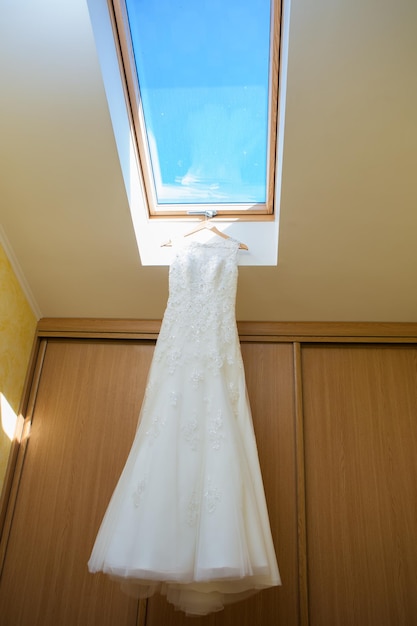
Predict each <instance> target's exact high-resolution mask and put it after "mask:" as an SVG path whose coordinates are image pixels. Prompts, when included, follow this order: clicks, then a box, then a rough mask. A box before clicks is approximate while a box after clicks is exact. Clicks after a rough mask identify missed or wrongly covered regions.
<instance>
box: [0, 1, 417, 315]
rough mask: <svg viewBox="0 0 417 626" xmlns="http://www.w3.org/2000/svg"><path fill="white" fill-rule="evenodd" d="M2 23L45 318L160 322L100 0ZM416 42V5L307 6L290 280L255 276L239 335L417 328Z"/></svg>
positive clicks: (1, 122)
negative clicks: (98, 41)
mask: <svg viewBox="0 0 417 626" xmlns="http://www.w3.org/2000/svg"><path fill="white" fill-rule="evenodd" d="M103 1H104V0H103ZM1 10H2V17H1V20H0V81H1V82H0V85H1V87H0V89H1V95H0V163H1V174H0V224H1V226H2V228H3V231H4V233H5V234H6V237H7V239H8V241H9V243H10V245H11V248H12V250H13V251H14V254H15V256H16V258H17V260H18V263H19V265H20V267H21V269H22V272H23V274H24V277H25V279H26V282H27V283H28V285H29V288H30V290H31V291H32V293H33V296H34V298H35V300H36V302H37V304H38V307H39V309H40V312H41V315H42V316H44V317H55V316H57V317H118V318H141V319H147V318H148V319H149V318H160V317H161V316H162V314H163V311H164V307H165V303H166V298H167V278H168V270H167V268H166V267H143V266H141V263H140V258H139V254H138V251H137V246H136V241H135V237H134V233H133V228H132V223H131V218H130V212H129V207H128V203H127V200H126V196H125V191H124V184H123V179H122V175H121V171H120V166H119V162H118V156H117V150H116V146H115V140H114V137H113V133H112V126H111V121H110V116H109V112H108V108H107V101H106V96H105V92H104V88H103V82H102V78H101V73H100V67H99V63H98V58H97V54H96V49H95V44H94V38H93V34H92V29H91V25H90V21H89V14H88V10H87V5H86V0H60V2H57V1H56V0H22V1H21V2H19V3H15V2H12V1H11V0H5V1H4V2H2V3H1ZM416 28H417V2H415V0H397V1H396V2H395V3H394V2H388V1H385V0H382V1H381V0H378V1H377V0H340V1H339V2H334V0H315V2H311V0H292V8H291V23H290V39H289V42H290V45H289V65H288V85H287V106H286V126H285V143H284V159H283V179H282V199H281V223H280V252H279V264H278V266H277V267H241V268H240V277H239V288H238V300H237V317H238V319H241V320H271V321H272V320H287V321H297V320H299V321H303V320H310V321H317V320H321V321H410V322H411V321H414V322H417V289H416V284H417V245H416V233H417V176H416V169H417V168H416V166H417V72H416V67H417V37H416Z"/></svg>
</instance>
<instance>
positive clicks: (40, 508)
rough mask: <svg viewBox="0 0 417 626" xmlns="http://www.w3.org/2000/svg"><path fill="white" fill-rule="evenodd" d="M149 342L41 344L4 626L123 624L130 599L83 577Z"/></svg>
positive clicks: (132, 419) (134, 610) (133, 612)
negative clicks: (43, 350)
mask: <svg viewBox="0 0 417 626" xmlns="http://www.w3.org/2000/svg"><path fill="white" fill-rule="evenodd" d="M152 353H153V345H143V344H136V345H135V344H134V343H133V342H130V343H129V344H123V343H121V342H118V343H114V342H106V343H102V342H78V341H72V342H71V341H70V342H68V341H49V342H48V346H47V350H46V355H45V360H44V365H43V371H42V376H41V381H40V385H39V390H38V394H37V398H36V404H35V408H34V413H33V421H32V428H31V434H30V439H29V444H28V446H27V451H26V456H25V460H24V466H23V473H22V475H21V480H20V487H19V491H18V496H17V502H16V508H15V511H14V518H13V525H12V528H11V533H10V538H9V542H8V546H7V552H6V558H5V563H4V570H3V574H2V580H1V585H0V616H1V623H2V624H3V625H4V626H17V625H19V626H56V625H57V624H59V626H86V625H87V624H89V625H90V624H92V625H95V624H97V625H98V624H99V625H100V626H120V625H121V624H123V626H129V625H132V626H133V625H134V624H136V623H137V616H138V603H137V602H136V601H135V600H132V599H130V598H128V597H127V596H125V595H124V594H122V592H121V591H119V588H118V586H117V585H115V584H114V583H111V582H109V581H107V580H106V579H105V578H104V577H101V576H100V575H96V576H92V575H91V574H89V573H88V572H87V561H88V558H89V555H90V552H91V548H92V545H93V542H94V538H95V536H96V533H97V530H98V526H99V524H100V522H101V519H102V517H103V514H104V511H105V508H106V506H107V503H108V501H109V498H110V496H111V493H112V491H113V488H114V485H115V483H116V480H117V478H118V476H119V474H120V471H121V469H122V467H123V464H124V462H125V459H126V456H127V453H128V450H129V447H130V443H131V441H132V439H133V435H134V432H135V429H136V425H137V417H138V414H139V408H140V405H141V401H142V395H143V390H144V385H145V379H146V376H147V372H148V368H149V363H150V360H151V356H152Z"/></svg>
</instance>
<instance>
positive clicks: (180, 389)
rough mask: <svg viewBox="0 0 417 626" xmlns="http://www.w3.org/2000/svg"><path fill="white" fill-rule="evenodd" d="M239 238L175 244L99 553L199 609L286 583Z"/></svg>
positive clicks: (108, 563)
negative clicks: (241, 318)
mask: <svg viewBox="0 0 417 626" xmlns="http://www.w3.org/2000/svg"><path fill="white" fill-rule="evenodd" d="M238 248H239V243H238V242H236V241H235V240H233V239H225V240H221V241H215V242H208V243H200V242H196V241H193V242H191V243H187V244H184V245H183V246H181V247H180V248H179V249H177V251H176V253H175V256H174V260H173V261H172V264H171V267H170V273H169V298H168V303H167V308H166V311H165V315H164V318H163V321H162V326H161V330H160V334H159V337H158V341H157V343H156V346H155V352H154V357H153V361H152V365H151V368H150V372H149V377H148V383H147V387H146V392H145V398H144V401H143V406H142V410H141V416H140V421H139V426H138V430H137V432H136V436H135V439H134V442H133V445H132V448H131V451H130V454H129V457H128V460H127V462H126V465H125V468H124V470H123V472H122V475H121V477H120V479H119V482H118V484H117V487H116V489H115V491H114V494H113V496H112V499H111V501H110V504H109V506H108V509H107V512H106V514H105V517H104V519H103V522H102V525H101V528H100V530H99V533H98V535H97V539H96V542H95V545H94V548H93V552H92V555H91V558H90V561H89V563H88V567H89V569H90V571H91V572H97V571H103V572H105V573H106V574H108V575H109V576H111V577H112V578H114V579H117V580H119V581H120V582H121V583H122V588H123V589H124V590H125V591H127V592H128V593H131V594H133V595H135V596H136V597H149V596H150V595H152V594H153V593H155V592H156V591H158V592H161V593H163V594H165V595H166V597H167V600H168V601H169V602H171V603H172V604H174V605H175V607H176V608H178V609H181V610H183V611H185V612H186V613H187V614H196V615H205V614H207V613H210V612H212V611H217V610H220V609H222V608H223V606H224V605H225V604H228V603H230V602H235V601H236V600H240V599H241V598H244V597H246V596H247V595H250V594H251V593H253V592H254V591H256V590H260V589H263V588H266V587H271V586H275V585H279V584H280V583H281V581H280V575H279V571H278V566H277V561H276V557H275V552H274V546H273V542H272V537H271V531H270V525H269V519H268V512H267V507H266V502H265V496H264V489H263V484H262V477H261V472H260V467H259V460H258V453H257V448H256V441H255V435H254V431H253V426H252V418H251V413H250V408H249V402H248V399H247V395H246V384H245V374H244V369H243V363H242V357H241V352H240V344H239V338H238V334H237V327H236V321H235V297H236V287H237V272H238V269H237V256H238Z"/></svg>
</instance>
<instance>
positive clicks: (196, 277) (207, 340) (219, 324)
mask: <svg viewBox="0 0 417 626" xmlns="http://www.w3.org/2000/svg"><path fill="white" fill-rule="evenodd" d="M238 249H239V243H238V242H237V241H235V240H233V239H225V240H221V241H216V242H212V243H199V242H191V243H187V244H186V245H185V246H182V247H181V248H180V249H179V250H178V251H177V254H176V255H175V257H174V259H173V262H172V264H171V267H170V273H169V298H168V303H167V308H166V311H165V316H164V321H163V325H162V328H161V333H160V338H161V339H160V343H161V342H162V343H163V344H164V345H165V346H166V341H168V342H170V343H172V342H175V343H177V345H178V343H179V342H180V343H182V345H183V346H184V348H186V347H187V345H188V346H189V347H191V345H194V346H195V344H200V349H213V348H214V347H215V346H217V347H220V346H221V345H222V344H228V343H230V342H231V341H232V340H233V339H234V338H235V335H236V321H235V300H236V287H237V274H238V270H237V251H238ZM179 335H180V336H179Z"/></svg>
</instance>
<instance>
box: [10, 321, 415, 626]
mask: <svg viewBox="0 0 417 626" xmlns="http://www.w3.org/2000/svg"><path fill="white" fill-rule="evenodd" d="M158 330H159V323H158V322H149V321H148V322H140V321H120V320H80V319H74V320H62V319H44V320H41V322H40V323H39V326H38V333H37V339H36V345H35V349H34V357H33V362H32V365H31V368H30V371H29V374H28V381H27V386H26V392H25V396H24V398H23V403H22V411H23V414H24V416H25V418H26V426H25V430H24V435H23V438H22V441H21V443H20V445H19V446H18V448H17V449H16V451H15V454H12V456H11V459H10V467H9V469H10V471H9V476H10V481H9V483H8V484H7V485H6V486H5V488H4V490H3V503H5V504H6V505H7V506H5V507H4V515H3V521H4V523H3V530H2V536H1V543H0V566H1V578H0V623H1V624H2V626H56V625H58V624H59V626H95V625H97V626H179V625H181V624H189V623H190V621H191V620H192V623H193V624H196V626H198V625H199V624H206V625H207V626H237V625H238V626H249V625H250V626H254V625H256V626H275V625H278V626H279V625H283V626H308V625H309V626H350V625H352V626H353V625H355V626H401V625H403V626H413V625H414V624H417V593H416V590H417V455H416V450H417V324H315V323H314V324H304V323H303V324H283V323H271V324H267V323H241V324H239V332H240V337H241V343H242V353H243V358H244V362H245V372H246V380H247V386H248V392H249V398H250V402H251V407H252V412H253V421H254V427H255V433H256V438H257V442H258V451H259V457H260V463H261V469H262V473H263V479H264V485H265V492H266V497H267V502H268V509H269V516H270V521H271V527H272V531H273V536H274V542H275V547H276V552H277V557H278V562H279V566H280V571H281V575H282V581H283V584H282V587H280V588H275V589H269V590H266V591H263V592H261V593H259V594H257V595H255V596H253V597H252V598H250V599H248V600H246V601H243V602H241V603H238V604H236V605H232V606H229V607H227V608H226V609H225V610H224V611H221V612H219V613H216V614H213V615H210V616H207V617H202V618H187V617H185V616H184V615H183V614H182V613H180V612H177V611H175V610H174V609H173V608H172V607H171V606H170V605H169V604H167V603H166V601H165V599H164V598H159V597H155V598H152V599H150V600H149V601H147V602H145V601H142V602H138V601H136V600H134V599H132V598H129V597H128V596H126V595H124V594H123V593H122V592H121V591H120V590H119V587H118V585H117V584H116V583H113V582H110V581H108V580H107V579H106V578H105V577H104V576H102V575H100V574H96V575H91V574H89V573H88V571H87V561H88V558H89V555H90V552H91V548H92V545H93V542H94V539H95V536H96V533H97V530H98V527H99V524H100V522H101V519H102V516H103V514H104V511H105V509H106V507H107V504H108V501H109V498H110V496H111V494H112V491H113V489H114V486H115V484H116V482H117V479H118V477H119V474H120V471H121V469H122V467H123V465H124V462H125V460H126V457H127V454H128V451H129V449H130V445H131V442H132V440H133V436H134V433H135V429H136V427H137V420H138V415H139V410H140V406H141V402H142V398H143V393H144V389H145V384H146V378H147V373H148V369H149V365H150V362H151V359H152V354H153V349H154V344H155V340H156V337H157V334H158Z"/></svg>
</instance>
